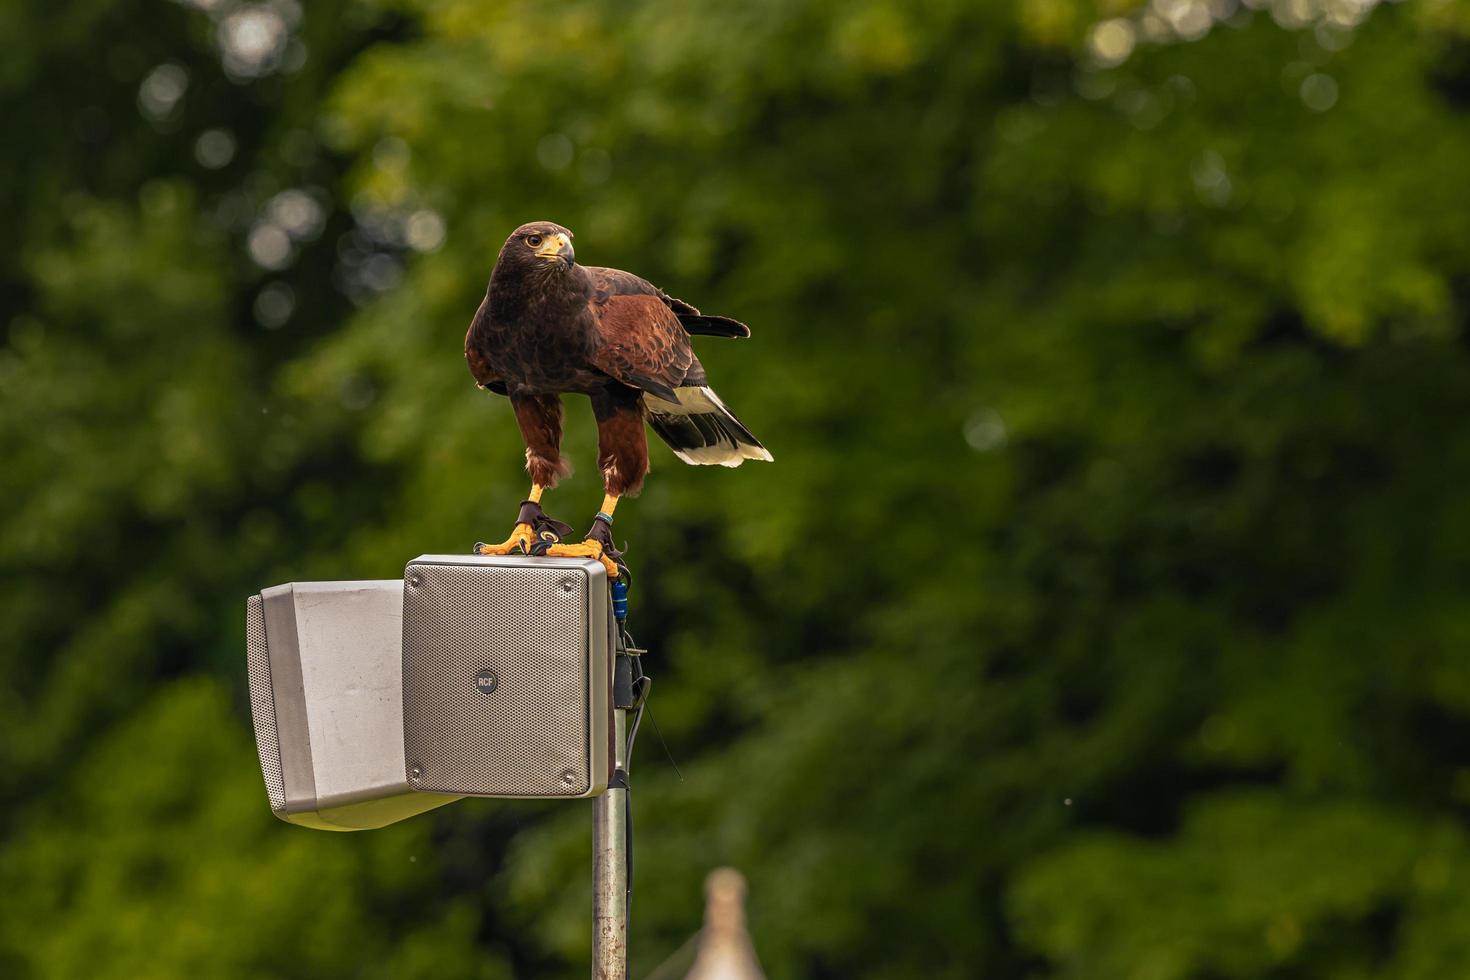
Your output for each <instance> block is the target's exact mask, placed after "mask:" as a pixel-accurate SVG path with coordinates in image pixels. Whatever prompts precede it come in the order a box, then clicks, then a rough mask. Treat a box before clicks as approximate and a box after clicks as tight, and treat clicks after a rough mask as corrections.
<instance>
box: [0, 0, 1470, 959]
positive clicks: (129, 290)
mask: <svg viewBox="0 0 1470 980" xmlns="http://www.w3.org/2000/svg"><path fill="white" fill-rule="evenodd" d="M0 43H3V50H4V51H5V57H4V58H3V59H0V147H3V149H0V210H3V214H4V219H3V229H4V233H3V234H0V329H3V332H4V334H3V336H4V343H3V349H0V500H3V501H4V506H3V508H0V575H3V583H0V585H3V587H0V622H3V624H4V625H3V629H0V974H3V975H5V976H7V977H18V978H38V980H39V978H69V977H103V978H113V977H117V978H124V977H125V978H137V977H165V978H167V977H225V978H231V977H339V976H340V977H361V978H388V977H394V978H397V977H428V976H433V977H436V978H455V977H478V978H503V977H557V978H559V977H579V976H586V972H587V957H588V952H589V936H590V926H589V917H590V882H589V875H590V850H591V848H590V812H589V806H588V805H586V804H565V803H563V804H534V803H533V804H514V805H513V804H505V803H494V802H487V801H467V802H463V803H460V804H457V805H455V806H453V807H450V808H447V809H445V810H441V811H438V812H435V813H433V814H430V815H427V816H424V817H419V818H416V819H414V820H411V821H408V822H406V823H403V824H400V825H397V826H394V827H391V828H388V829H386V830H382V831H378V832H372V833H362V834H341V835H335V834H323V833H317V832H312V831H307V830H303V829H298V828H293V827H288V826H286V825H284V824H282V823H280V822H279V821H277V820H275V819H274V818H273V817H272V816H271V814H270V811H269V809H268V807H267V802H266V796H265V792H264V787H263V784H262V780H261V775H260V771H259V767H258V765H257V761H256V757H255V753H254V746H253V741H252V736H251V731H250V724H249V711H248V701H247V699H246V697H245V652H244V633H243V618H244V600H245V597H246V595H247V594H250V593H252V592H254V591H256V590H258V589H259V588H260V587H262V586H267V585H272V584H276V583H280V582H286V581H291V580H305V579H322V578H373V577H377V578H392V577H397V576H398V575H400V574H401V572H402V568H403V565H404V563H405V561H406V560H407V559H409V558H411V557H413V556H415V555H418V554H420V553H424V552H453V551H463V550H466V549H468V548H469V546H470V545H471V543H472V542H473V541H475V540H476V539H495V540H498V539H499V538H501V537H503V536H504V534H505V533H506V532H507V530H508V528H509V526H510V523H511V521H512V519H513V517H514V515H515V510H516V507H517V504H518V502H519V501H520V500H521V497H522V495H523V493H524V491H525V484H526V481H525V477H524V474H523V472H522V469H521V462H522V459H521V443H520V439H519V436H518V435H517V432H516V429H515V426H514V424H513V421H512V418H511V414H510V412H509V409H508V406H507V404H506V402H505V401H504V400H503V399H500V398H497V397H495V396H492V395H488V394H485V393H483V392H480V391H477V390H476V389H475V388H474V386H473V385H472V383H471V381H470V378H469V376H468V373H467V371H466V369H465V366H464V361H463V357H462V353H461V351H462V341H463V335H464V331H465V328H466V326H467V325H468V322H469V319H470V316H471V315H472V314H473V312H474V310H475V308H476V306H477V304H478V302H479V300H480V298H481V296H482V294H483V291H484V288H485V283H486V280H487V278H488V275H489V272H490V268H491V265H492V263H493V260H494V257H495V254H496V252H497V251H498V249H499V247H500V244H501V242H502V241H503V240H504V239H505V236H506V235H507V234H508V233H509V232H510V230H511V229H512V228H514V227H515V226H516V225H517V224H519V223H521V222H523V221H528V220H531V219H551V220H555V221H557V222H560V223H563V224H565V225H568V226H569V227H571V228H572V229H574V230H575V231H576V232H577V253H578V257H579V259H583V260H585V261H586V262H588V263H589V264H599V265H611V266H616V267H621V268H625V269H630V270H634V271H636V272H638V273H640V274H642V275H644V276H646V277H648V278H650V279H652V280H654V281H655V282H657V283H659V284H660V285H662V286H663V287H665V288H666V289H667V290H668V291H669V292H670V293H672V294H673V295H675V296H679V297H682V298H684V299H687V300H689V301H690V302H692V303H694V304H696V305H697V306H699V307H701V308H703V309H704V310H705V311H706V312H711V313H719V314H727V315H731V316H735V317H738V318H739V319H742V320H744V321H747V322H748V323H750V324H751V326H752V328H753V330H754V332H755V336H754V338H753V339H751V340H750V341H748V342H742V343H729V342H724V341H718V340H701V341H700V342H699V345H698V346H699V351H700V355H701V357H702V358H703V359H704V361H705V364H706V365H707V366H708V367H709V369H710V373H711V376H712V377H713V378H714V379H715V380H716V382H717V384H718V387H719V390H720V392H721V394H722V395H723V396H724V398H725V399H726V401H727V402H728V403H729V404H730V405H732V406H733V407H734V408H735V409H736V411H737V412H738V413H739V414H740V415H741V416H742V418H743V419H744V420H745V421H746V422H747V423H748V424H749V426H750V427H751V428H752V429H753V430H754V431H755V432H756V433H757V434H758V435H759V436H760V437H761V438H762V439H763V440H764V442H765V443H766V445H767V446H769V447H770V448H771V450H772V451H773V453H774V454H775V458H776V463H775V464H774V465H769V466H767V465H750V466H745V467H742V468H741V469H739V470H738V471H728V470H722V469H718V468H714V469H711V468H702V469H693V468H687V467H684V466H682V465H681V464H679V463H678V461H677V460H675V459H674V457H673V456H672V454H671V453H669V452H668V451H667V450H666V449H665V448H663V447H662V446H661V445H660V446H655V448H654V457H653V466H654V472H653V473H652V475H651V476H650V479H649V484H648V489H647V491H646V492H645V493H644V495H643V496H642V498H641V499H639V500H638V501H636V502H632V503H630V504H628V505H627V506H625V507H623V508H621V509H620V510H619V513H618V534H619V536H620V538H624V539H626V540H627V541H628V542H630V548H629V551H628V558H629V561H630V563H631V564H632V565H633V567H634V569H635V571H636V572H637V575H638V578H637V583H636V584H635V586H634V589H633V596H632V599H633V620H632V623H633V626H634V631H635V633H636V634H637V636H638V638H639V640H640V641H642V642H643V644H644V645H645V646H648V647H650V648H651V650H652V653H651V655H650V657H649V663H648V669H649V671H650V673H652V674H653V675H654V676H655V677H656V678H657V684H656V688H655V692H654V694H655V696H654V699H653V702H652V704H653V716H654V720H655V721H656V722H657V723H658V725H659V727H660V729H661V731H662V733H663V736H664V738H665V739H666V740H667V743H668V746H669V750H670V751H671V753H672V754H673V756H674V758H675V759H676V760H677V761H678V763H679V766H680V769H681V770H682V777H681V776H680V775H679V774H678V773H676V772H675V770H674V769H673V767H672V766H670V764H669V762H668V760H667V759H666V758H665V756H664V753H663V751H662V750H661V749H660V748H659V746H658V741H657V739H656V737H654V735H653V733H652V730H651V726H647V725H645V726H644V733H643V737H642V739H640V742H639V746H638V753H637V756H636V758H635V767H634V778H635V786H636V790H637V792H636V793H635V795H634V803H635V810H636V820H637V828H638V834H639V850H638V855H637V859H636V866H635V898H634V912H633V931H632V949H633V974H634V975H635V976H644V975H646V974H648V973H649V972H651V971H654V970H655V969H656V968H660V966H659V965H660V964H664V963H665V962H666V961H667V960H668V959H669V957H671V956H675V955H678V953H677V951H678V950H680V949H681V948H683V949H686V950H687V949H688V947H687V946H686V945H685V943H686V940H687V939H688V938H689V936H690V935H691V934H692V933H694V932H695V931H696V930H697V929H698V928H699V925H700V921H701V915H702V906H703V901H702V897H701V883H702V881H703V880H704V876H705V875H706V873H707V872H709V870H710V869H711V868H714V867H716V866H718V865H732V866H734V867H737V868H739V869H740V870H741V871H742V872H744V874H745V875H746V877H747V879H748V882H749V893H748V895H749V897H748V906H749V929H750V932H751V935H752V936H753V939H754V943H755V946H756V948H757V950H758V951H759V954H760V957H761V960H762V962H763V964H764V965H765V968H766V970H767V971H768V973H769V974H770V975H771V976H773V977H813V978H836V977H856V976H862V977H878V978H914V977H936V978H941V977H942V978H968V977H1008V978H1009V977H1021V978H1029V977H1061V978H1092V977H1097V978H1147V980H1167V978H1184V977H1209V978H1237V977H1280V978H1298V977H1327V976H1331V977H1369V976H1372V977H1389V978H1444V977H1451V976H1457V975H1463V972H1464V969H1465V966H1464V964H1465V963H1466V962H1467V960H1470V929H1467V928H1466V922H1467V921H1470V884H1467V883H1470V824H1467V819H1470V493H1467V490H1466V487H1467V485H1470V427H1467V425H1466V420H1467V418H1470V349H1467V317H1470V179H1467V177H1470V5H1467V4H1465V3H1463V2H1458V0H1410V2H1405V3H1382V4H1379V3H1375V2H1374V0H1249V2H1246V3H1244V5H1242V3H1241V2H1239V0H1151V2H1150V3H1149V4H1148V5H1141V4H1139V3H1137V2H1136V0H1094V2H1088V0H1016V2H1008V3H1003V2H999V0H988V2H982V0H969V2H962V0H936V2H929V3H922V4H916V3H907V2H902V0H744V2H741V3H730V4H690V3H687V2H685V0H639V2H625V3H613V2H590V0H569V2H557V3H547V2H505V3H501V2H492V0H378V2H374V0H313V2H312V3H310V4H309V5H307V4H304V3H298V2H297V0H266V2H252V0H189V2H185V3H177V2H168V0H146V2H145V0H71V2H64V3H57V2H54V0H7V2H6V3H5V4H4V5H3V6H0ZM569 409H570V423H569V426H570V435H569V438H568V444H569V447H570V453H571V455H572V457H573V458H574V460H575V461H577V462H578V463H579V464H580V473H579V474H578V476H577V477H575V478H574V479H572V480H571V481H569V482H568V483H566V484H564V485H563V487H562V488H561V489H559V490H557V491H556V492H555V493H553V494H551V495H550V496H549V497H548V498H547V499H548V509H549V510H550V512H551V513H553V514H554V515H556V516H558V517H561V518H563V519H566V520H569V521H572V522H574V523H575V524H576V525H577V526H578V527H584V526H585V525H586V524H587V523H588V521H589V519H590V518H591V516H592V514H593V512H594V510H595V508H596V505H597V502H598V501H599V500H600V497H601V485H600V482H599V480H598V477H597V473H596V468H595V465H594V464H595V459H594V449H593V427H592V423H591V416H590V411H589V410H588V408H587V406H586V403H585V400H582V399H575V400H573V401H572V403H571V404H570V406H569ZM666 972H667V971H666ZM675 975H679V974H675Z"/></svg>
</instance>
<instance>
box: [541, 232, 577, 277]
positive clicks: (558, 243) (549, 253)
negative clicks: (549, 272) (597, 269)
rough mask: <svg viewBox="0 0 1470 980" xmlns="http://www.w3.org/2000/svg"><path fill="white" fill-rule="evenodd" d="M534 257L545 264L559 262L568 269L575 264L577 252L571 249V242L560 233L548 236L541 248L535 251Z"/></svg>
mask: <svg viewBox="0 0 1470 980" xmlns="http://www.w3.org/2000/svg"><path fill="white" fill-rule="evenodd" d="M536 257H537V258H539V259H544V260H545V261H547V262H556V261H558V260H560V261H562V262H565V263H566V265H567V268H568V269H570V268H571V267H572V266H574V265H576V264H577V252H576V250H575V249H573V248H572V240H571V239H570V238H568V237H567V236H566V235H564V234H562V233H561V232H557V233H556V234H555V235H548V236H547V238H546V241H545V242H544V243H542V245H541V247H540V248H538V249H536Z"/></svg>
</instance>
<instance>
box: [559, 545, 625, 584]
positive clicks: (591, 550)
mask: <svg viewBox="0 0 1470 980" xmlns="http://www.w3.org/2000/svg"><path fill="white" fill-rule="evenodd" d="M546 554H547V555H548V556H549V557H552V558H596V559H597V560H598V561H600V562H602V567H603V568H605V569H607V577H608V578H610V579H611V578H617V577H618V564H617V562H615V561H613V560H612V559H611V558H609V557H607V556H606V555H604V554H603V553H602V543H601V542H599V541H583V542H582V543H581V544H554V545H552V546H551V547H550V548H547V549H546Z"/></svg>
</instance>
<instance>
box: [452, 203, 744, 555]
mask: <svg viewBox="0 0 1470 980" xmlns="http://www.w3.org/2000/svg"><path fill="white" fill-rule="evenodd" d="M571 239H572V233H571V232H570V231H568V230H567V229H565V228H563V227H561V226H560V225H556V224H552V223H551V222H547V221H538V222H532V223H530V224H526V225H522V226H521V227H519V228H517V229H516V230H515V231H514V232H513V233H512V234H511V236H510V237H509V238H508V239H506V242H505V245H504V246H503V247H502V248H501V250H500V256H499V258H497V260H496V262H495V269H494V272H493V273H492V274H491V276H490V285H489V288H488V289H487V290H486V293H485V299H484V301H483V302H481V303H480V308H479V310H478V311H476V313H475V317H474V320H473V321H471V323H470V329H469V332H468V333H467V334H466V335H465V358H466V360H467V361H468V363H469V368H470V373H471V374H472V375H473V376H474V379H475V381H476V383H477V384H479V385H480V387H482V388H486V389H489V390H490V391H494V392H497V393H498V394H502V395H508V396H509V397H510V400H511V405H512V407H513V408H514V409H515V416H516V421H517V423H518V424H519V425H520V429H521V435H522V436H523V437H524V439H525V443H526V468H527V470H529V472H530V474H531V480H532V483H533V484H534V486H533V490H532V499H533V500H536V499H539V495H540V488H543V487H554V486H555V485H556V483H557V481H558V480H559V479H560V478H561V477H563V476H565V475H566V474H567V472H568V469H569V467H568V465H567V463H566V461H565V460H564V459H563V458H562V456H561V452H560V443H561V431H562V403H561V397H560V396H561V395H563V394H583V395H587V396H589V397H590V398H591V400H592V412H593V415H594V416H595V417H596V419H597V434H598V460H597V462H598V467H599V468H600V469H601V470H602V474H603V479H604V483H605V486H606V490H607V494H608V498H609V500H612V501H614V502H615V501H616V498H618V497H622V496H626V495H632V494H636V493H637V492H638V491H639V489H640V488H641V487H642V485H643V478H644V475H645V474H646V473H647V472H648V443H647V437H646V435H645V433H644V428H643V423H644V420H645V419H647V421H648V423H649V424H650V425H652V427H653V429H654V431H655V432H656V433H658V435H659V436H660V437H661V438H663V440H664V441H665V442H667V443H668V444H669V446H670V447H671V448H672V449H673V450H674V452H675V454H676V455H678V456H679V458H680V459H683V460H684V461H685V462H687V463H692V464H712V463H719V464H722V465H725V466H738V465H740V464H741V463H742V462H744V461H745V460H747V459H761V460H769V459H770V458H771V454H770V453H768V452H767V451H766V450H765V447H763V446H762V445H761V444H760V442H759V440H757V439H756V438H755V436H753V435H752V434H751V433H750V430H749V429H747V428H746V427H745V426H744V425H743V424H741V422H740V420H739V419H737V418H736V417H735V416H734V414H733V413H731V412H730V410H729V409H727V408H726V407H725V406H724V403H723V402H721V401H720V399H719V398H718V396H716V395H715V393H714V392H713V391H712V390H710V388H709V387H708V385H707V379H706V377H705V372H704V366H703V365H701V364H700V363H699V358H698V357H696V356H695V355H694V349H693V348H692V347H691V346H690V344H689V335H690V334H691V333H693V334H704V335H708V336H719V337H748V336H750V330H749V328H747V327H746V326H745V325H744V324H743V323H740V322H738V321H736V320H730V319H728V318H725V317H716V316H706V315H704V314H702V313H700V312H699V310H697V309H695V308H694V307H693V306H690V305H689V304H688V303H685V302H683V301H682V300H677V299H674V298H673V297H671V296H669V295H668V294H666V293H665V292H664V291H663V290H661V289H659V288H658V287H657V286H655V285H653V284H652V283H650V282H647V281H645V280H643V279H640V278H639V277H637V276H635V275H632V274H631V273H627V272H620V271H619V270H617V269H602V268H597V267H595V266H581V265H578V264H577V263H576V260H575V253H574V251H573V249H572V245H571ZM604 503H605V504H606V501H605V502H604ZM604 510H607V507H606V506H605V507H604ZM594 530H597V528H596V527H594ZM601 536H602V537H604V538H605V537H606V535H605V533H602V534H601ZM514 538H515V536H514V535H513V536H512V542H513V541H514ZM512 542H507V546H509V545H511V544H512Z"/></svg>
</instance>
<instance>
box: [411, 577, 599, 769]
mask: <svg viewBox="0 0 1470 980" xmlns="http://www.w3.org/2000/svg"><path fill="white" fill-rule="evenodd" d="M586 609H587V576H586V575H585V574H584V573H583V572H581V571H579V570H577V569H571V568H566V567H554V566H534V565H530V564H523V565H519V566H518V567H513V568H508V567H504V566H475V565H428V564H411V565H409V567H408V571H407V576H406V581H405V583H404V591H403V740H404V755H405V762H406V764H407V766H408V778H409V781H410V783H411V784H412V785H413V786H414V787H415V788H417V789H422V790H428V791H432V792H440V793H455V794H462V795H473V796H578V795H580V794H582V793H584V792H586V791H587V789H588V787H589V785H590V782H591V781H590V773H589V771H588V766H589V762H590V760H589V758H588V743H587V738H588V705H587V671H588V660H587V657H588V642H587V629H588V624H587V614H586ZM486 670H489V671H493V672H494V677H495V680H496V687H495V689H494V690H493V691H492V692H490V693H488V694H486V693H482V692H481V690H480V685H479V684H478V683H477V680H476V679H477V677H479V676H480V675H481V674H482V672H484V671H486Z"/></svg>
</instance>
